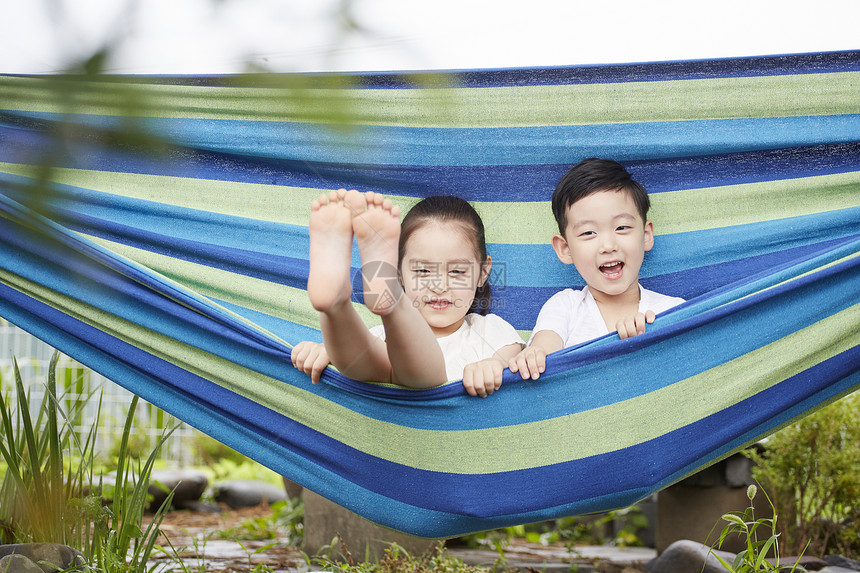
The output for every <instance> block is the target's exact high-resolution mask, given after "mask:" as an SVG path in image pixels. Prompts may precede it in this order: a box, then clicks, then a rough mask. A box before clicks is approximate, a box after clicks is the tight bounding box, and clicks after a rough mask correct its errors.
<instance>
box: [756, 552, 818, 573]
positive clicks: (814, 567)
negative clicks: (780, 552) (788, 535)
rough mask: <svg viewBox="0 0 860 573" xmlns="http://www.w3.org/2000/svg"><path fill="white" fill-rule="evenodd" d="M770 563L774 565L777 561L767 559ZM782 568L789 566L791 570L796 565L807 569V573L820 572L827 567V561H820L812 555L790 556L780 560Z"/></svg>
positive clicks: (770, 558)
mask: <svg viewBox="0 0 860 573" xmlns="http://www.w3.org/2000/svg"><path fill="white" fill-rule="evenodd" d="M767 561H768V562H769V563H771V564H772V563H774V561H776V559H774V558H772V557H769V558H768V559H767ZM779 563H780V567H784V566H786V565H787V566H788V567H789V568H791V567H793V566H794V564H795V563H797V564H798V565H800V566H801V567H803V568H804V569H806V570H807V571H819V570H821V569H824V568H825V567H827V561H825V560H824V559H819V558H818V557H814V556H812V555H804V556H802V557H798V556H797V555H795V556H788V557H782V556H780V558H779Z"/></svg>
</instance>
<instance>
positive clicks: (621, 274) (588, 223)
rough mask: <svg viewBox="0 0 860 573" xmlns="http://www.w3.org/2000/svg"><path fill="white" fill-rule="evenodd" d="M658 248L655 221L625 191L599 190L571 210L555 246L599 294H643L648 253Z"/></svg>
mask: <svg viewBox="0 0 860 573" xmlns="http://www.w3.org/2000/svg"><path fill="white" fill-rule="evenodd" d="M653 246H654V228H653V226H652V224H651V221H647V222H646V221H643V220H642V217H641V216H640V215H639V211H638V210H637V209H636V204H635V203H634V201H633V198H632V197H631V196H630V194H629V193H626V192H624V191H613V190H607V191H598V192H596V193H592V194H591V195H589V196H587V197H584V198H583V199H580V200H579V201H576V202H575V203H574V204H573V205H571V206H570V207H568V210H567V228H566V229H565V231H564V235H556V236H555V237H553V248H554V249H555V252H556V254H557V255H558V258H559V259H560V260H561V262H563V263H565V264H568V265H569V264H573V266H575V267H576V270H577V271H579V274H580V275H581V276H582V278H583V279H584V280H585V282H586V283H587V284H588V288H589V290H590V291H591V292H592V295H593V296H594V297H595V298H598V297H600V296H602V295H606V296H608V297H616V296H624V295H629V296H631V297H632V296H633V295H634V294H635V296H636V297H637V298H636V300H638V296H639V269H640V268H641V267H642V260H643V259H644V257H645V251H649V250H651V247H653Z"/></svg>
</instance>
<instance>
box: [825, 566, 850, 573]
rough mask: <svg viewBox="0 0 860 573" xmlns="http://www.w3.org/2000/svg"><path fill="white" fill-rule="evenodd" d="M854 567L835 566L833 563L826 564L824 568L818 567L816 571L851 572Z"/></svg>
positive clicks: (829, 572) (827, 572)
mask: <svg viewBox="0 0 860 573" xmlns="http://www.w3.org/2000/svg"><path fill="white" fill-rule="evenodd" d="M854 571H856V569H848V568H846V567H836V566H835V565H828V566H827V567H825V568H824V569H819V570H818V573H853V572H854Z"/></svg>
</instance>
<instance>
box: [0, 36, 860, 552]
mask: <svg viewBox="0 0 860 573" xmlns="http://www.w3.org/2000/svg"><path fill="white" fill-rule="evenodd" d="M0 108H2V109H0V114H2V115H0V206H2V215H3V218H2V222H0V316H2V317H4V318H6V319H8V320H9V321H11V322H14V323H16V324H18V325H20V326H22V327H23V328H25V329H27V330H29V331H30V332H32V333H33V334H35V335H36V336H38V337H40V338H42V339H43V340H45V341H47V342H49V343H51V344H52V345H54V346H56V347H57V348H59V349H60V350H62V351H63V352H65V353H67V354H69V355H70V356H72V357H74V358H77V359H78V360H80V361H81V362H83V363H85V364H87V365H89V366H91V367H92V368H94V369H96V370H98V371H99V372H101V373H103V374H104V375H106V376H108V377H110V378H111V379H113V380H115V381H116V382H118V383H119V384H121V385H123V386H125V387H126V388H128V389H129V390H131V391H132V392H134V393H136V394H138V395H140V396H141V397H142V398H144V399H146V400H148V401H150V402H152V403H154V404H156V405H158V406H160V407H162V408H163V409H165V410H167V411H168V412H170V413H172V414H175V415H176V416H178V417H179V418H181V419H183V420H185V421H187V422H189V423H190V424H192V425H194V426H195V427H197V428H199V429H201V430H202V431H204V432H206V433H208V434H210V435H211V436H213V437H215V438H217V439H218V440H220V441H222V442H224V443H226V444H228V445H230V446H232V447H234V448H236V449H238V450H240V451H242V452H243V453H245V454H247V455H249V456H251V457H253V458H255V459H257V460H259V461H260V462H262V463H264V464H266V465H268V466H269V467H271V468H273V469H274V470H276V471H278V472H280V473H282V474H283V475H285V476H287V477H289V478H290V479H292V480H294V481H296V482H298V483H300V484H302V485H304V486H306V487H308V488H310V489H311V490H314V491H316V492H318V493H320V494H322V495H324V496H326V497H328V498H330V499H332V500H334V501H335V502H337V503H339V504H342V505H344V506H346V507H347V508H349V509H352V510H354V511H356V512H358V513H359V514H362V515H364V516H366V517H368V518H369V519H371V520H373V521H376V522H378V523H381V524H384V525H388V526H391V527H394V528H396V529H400V530H403V531H407V532H410V533H414V534H418V535H423V536H431V537H436V536H439V537H441V536H452V535H456V534H460V533H464V532H468V531H475V530H482V529H488V528H494V527H498V526H504V525H510V524H513V523H523V522H531V521H538V520H542V519H546V518H551V517H553V516H562V515H571V514H582V513H587V512H593V511H600V510H606V509H610V508H615V507H622V506H626V505H629V504H631V503H634V502H636V501H637V500H639V499H641V498H643V497H645V496H647V495H648V494H649V493H651V492H654V491H657V490H659V489H661V488H663V487H665V486H667V485H669V484H671V483H673V482H675V481H677V480H679V479H681V478H682V477H684V476H686V475H688V474H690V473H692V472H695V471H696V470H698V469H701V468H703V467H704V466H707V465H708V464H711V463H713V462H714V461H715V460H717V459H720V458H721V457H723V456H726V455H727V454H729V453H730V452H733V451H735V450H737V449H738V448H741V447H742V446H744V445H745V444H748V443H750V442H751V441H753V440H756V439H757V438H760V437H762V436H764V435H767V434H768V433H770V432H772V431H774V430H775V429H777V428H779V427H780V426H782V425H784V424H786V423H788V422H790V421H791V420H793V419H795V418H797V417H799V416H802V415H804V414H805V413H808V412H809V411H811V410H813V409H815V408H818V407H820V406H821V405H823V404H825V403H827V402H829V401H832V400H834V399H835V398H837V397H839V396H841V395H843V394H845V393H847V392H850V391H852V390H853V389H855V388H857V386H858V384H860V374H858V369H860V271H858V266H860V52H847V53H846V52H843V53H827V54H813V55H800V56H788V57H766V58H748V59H732V60H714V61H698V62H672V63H657V64H645V65H617V66H598V67H573V68H564V69H529V70H504V71H471V72H464V73H448V74H440V75H413V76H403V75H395V74H372V75H354V76H353V75H350V76H343V77H340V76H238V77H205V78H190V77H178V78H177V77H172V78H141V77H110V78H90V79H87V78H86V77H78V78H66V77H21V76H0ZM591 156H596V157H609V158H613V159H616V160H618V161H620V162H622V163H623V164H624V165H625V166H626V167H627V168H628V169H629V170H630V171H631V172H632V173H633V176H634V177H635V178H636V179H637V180H639V181H640V182H641V183H643V185H644V186H645V187H646V188H647V189H648V190H649V191H650V193H651V199H652V210H651V219H652V220H653V221H654V224H655V229H656V233H657V237H656V245H655V248H654V249H653V250H652V251H651V252H649V253H647V255H646V259H645V264H644V266H643V269H642V275H641V276H642V284H643V285H644V286H645V287H646V288H651V289H653V290H656V291H658V292H661V293H665V294H669V295H676V296H682V297H685V298H687V299H688V302H687V303H685V304H684V305H682V306H680V307H678V308H676V309H673V310H672V311H670V312H668V313H666V314H664V315H663V316H659V317H658V319H657V321H656V322H655V324H654V325H652V326H651V327H649V329H648V332H647V333H646V334H645V335H643V336H639V337H636V338H633V339H629V340H625V341H620V340H618V338H617V336H614V335H610V336H608V337H605V338H603V339H599V340H596V341H593V342H592V343H589V344H585V345H582V346H580V347H577V348H571V349H567V350H564V351H562V352H560V353H557V354H554V355H551V356H550V357H549V358H548V366H547V372H546V373H545V374H544V375H543V376H542V377H541V378H540V380H538V381H534V382H532V381H530V382H522V381H518V380H517V376H514V375H510V373H506V377H505V382H504V384H503V386H502V388H501V390H500V391H498V392H496V393H495V394H493V395H492V396H491V397H489V398H488V399H486V400H480V399H475V398H471V397H468V396H466V394H465V392H464V390H463V387H462V385H461V384H459V383H452V384H449V385H446V386H443V387H441V388H438V389H434V390H429V391H407V390H401V389H397V388H393V387H387V386H382V385H370V384H365V383H361V382H356V381H352V380H347V379H345V378H344V377H342V376H340V375H339V374H338V373H336V372H334V371H332V369H329V370H327V371H326V373H325V375H324V377H323V382H322V383H320V384H318V385H315V386H314V385H312V384H311V382H310V379H309V377H308V376H306V375H304V374H302V373H300V372H299V371H297V370H296V369H294V368H293V367H292V365H291V364H290V347H291V345H293V344H296V343H298V342H299V341H301V340H320V337H319V331H318V327H319V324H318V317H317V314H316V313H315V312H314V311H313V309H312V308H311V307H310V304H309V302H308V299H307V295H306V293H305V292H304V290H303V289H304V288H305V284H306V280H307V271H308V261H307V254H308V233H307V221H308V215H309V212H310V202H311V200H312V199H313V198H314V197H315V196H317V195H318V194H320V193H321V192H324V191H327V190H330V189H337V188H339V187H346V188H357V189H359V190H373V191H379V192H382V193H385V194H386V195H387V196H390V197H392V198H393V199H394V201H395V203H397V204H399V205H400V206H401V207H403V209H404V211H405V210H406V209H408V208H409V207H410V206H411V205H412V204H413V203H414V202H415V201H416V200H417V198H419V197H422V196H427V195H431V194H454V195H458V196H461V197H464V198H466V199H468V200H470V201H473V202H474V204H475V205H476V207H477V208H478V210H479V212H480V213H481V215H482V216H483V218H484V222H485V224H486V226H487V229H488V244H489V250H490V255H491V256H492V257H493V261H494V263H495V264H494V271H493V277H492V281H493V283H494V289H495V300H496V303H495V312H496V313H497V314H499V315H501V316H502V317H503V318H505V319H507V320H508V321H509V322H511V323H512V324H513V325H514V326H515V327H516V328H517V329H519V330H521V331H522V333H523V334H524V335H526V334H527V332H528V331H529V329H530V328H531V327H532V325H533V324H534V320H535V318H536V316H537V312H538V310H539V309H540V307H541V305H542V304H543V302H544V301H545V300H546V299H547V298H549V296H550V295H552V294H553V293H555V292H557V291H559V290H561V289H562V288H565V287H569V286H574V287H576V288H580V287H581V286H582V283H581V282H579V280H578V279H577V278H575V273H574V271H573V269H572V268H566V267H564V266H563V265H562V264H561V263H560V262H559V261H558V260H557V258H556V256H555V254H554V253H553V251H552V248H551V246H550V238H551V237H552V235H553V233H554V232H555V223H554V221H553V218H552V214H551V212H550V207H549V198H550V195H551V193H552V190H553V188H554V186H555V183H556V182H557V181H558V179H559V178H560V176H561V175H562V174H563V173H564V172H565V171H566V170H567V169H568V167H570V166H571V165H573V164H574V163H576V162H577V161H579V160H581V159H583V158H585V157H591ZM353 267H354V268H353V274H354V277H355V280H354V281H353V284H354V290H355V294H354V300H355V304H356V305H357V306H358V307H359V312H361V313H362V314H363V316H364V317H365V318H366V319H367V322H368V324H374V321H373V319H374V317H373V315H371V314H369V313H367V312H366V311H365V309H364V307H363V306H362V305H361V300H362V299H361V293H360V286H361V280H360V276H359V275H360V273H359V271H358V269H357V267H358V258H357V255H356V256H355V258H354V263H353Z"/></svg>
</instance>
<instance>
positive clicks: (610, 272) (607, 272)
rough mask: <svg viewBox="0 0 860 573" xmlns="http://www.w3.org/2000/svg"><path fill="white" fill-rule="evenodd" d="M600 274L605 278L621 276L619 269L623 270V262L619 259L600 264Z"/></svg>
mask: <svg viewBox="0 0 860 573" xmlns="http://www.w3.org/2000/svg"><path fill="white" fill-rule="evenodd" d="M598 269H600V272H601V274H603V276H604V277H606V278H607V279H617V278H619V277H620V276H621V271H622V270H624V263H622V262H621V261H612V262H610V263H605V264H602V265H600V266H599V267H598Z"/></svg>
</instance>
